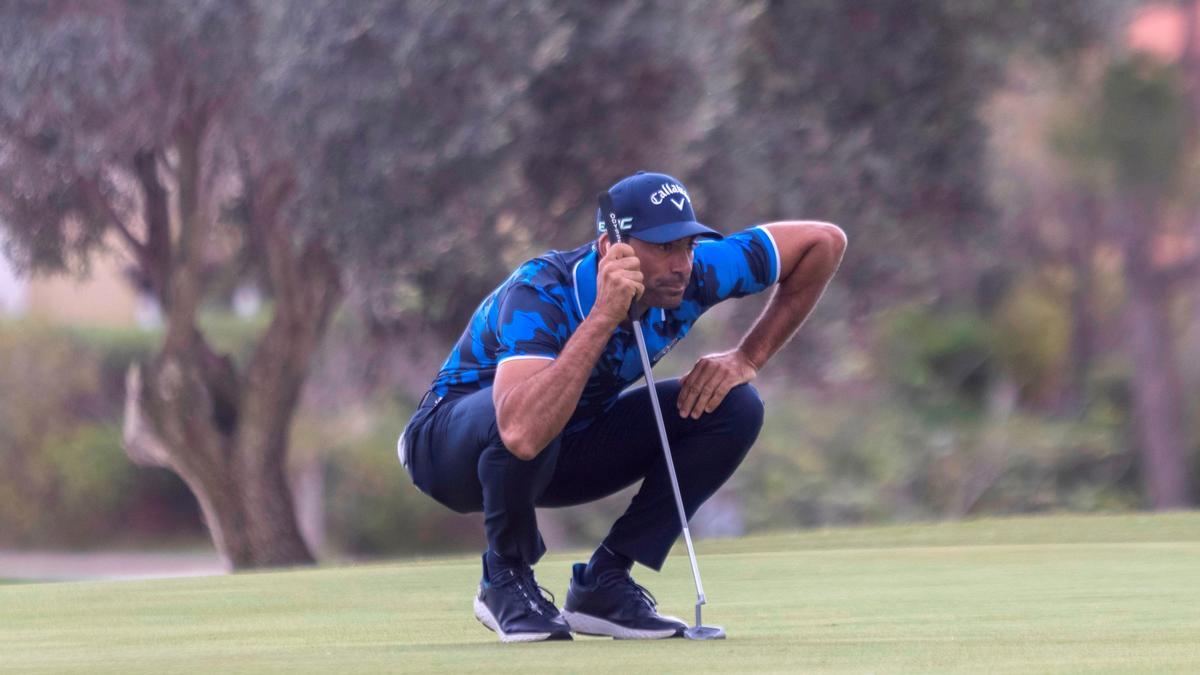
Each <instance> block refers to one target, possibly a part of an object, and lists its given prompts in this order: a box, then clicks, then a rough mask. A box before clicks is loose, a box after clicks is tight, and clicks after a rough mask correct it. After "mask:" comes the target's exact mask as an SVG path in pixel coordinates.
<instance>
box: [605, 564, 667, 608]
mask: <svg viewBox="0 0 1200 675" xmlns="http://www.w3.org/2000/svg"><path fill="white" fill-rule="evenodd" d="M596 583H597V584H598V585H600V586H608V587H616V588H618V589H620V590H621V591H622V592H625V593H630V594H635V595H636V596H637V599H638V600H640V601H641V602H643V603H645V604H646V606H648V607H649V608H650V611H654V608H655V607H658V599H657V598H655V597H654V594H653V593H651V592H650V589H648V588H646V587H645V586H643V585H641V584H639V583H638V582H636V581H634V580H633V577H631V576H629V573H628V572H624V571H622V570H608V571H606V572H601V573H600V576H599V577H597V578H596Z"/></svg>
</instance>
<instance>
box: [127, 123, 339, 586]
mask: <svg viewBox="0 0 1200 675" xmlns="http://www.w3.org/2000/svg"><path fill="white" fill-rule="evenodd" d="M207 129H208V127H207V123H206V118H205V117H204V116H203V115H198V116H197V118H196V121H195V124H194V126H191V127H188V128H185V129H183V130H182V131H181V133H180V136H179V145H178V150H179V167H178V171H177V180H178V190H179V199H178V204H179V228H178V229H179V234H178V237H177V241H175V242H172V240H171V237H170V232H171V228H170V223H168V222H167V218H168V215H167V211H166V209H165V206H164V204H165V202H164V200H162V199H158V198H155V195H159V196H161V194H160V192H161V184H160V183H159V179H158V177H157V171H156V169H155V166H154V155H152V154H149V153H143V154H142V155H140V156H139V164H138V174H137V175H138V178H139V181H140V182H141V183H142V187H143V194H144V195H145V196H146V197H147V198H146V199H145V200H144V204H145V210H144V216H145V219H146V225H147V230H148V232H149V242H150V244H151V245H147V246H146V247H144V251H145V258H144V259H143V261H142V265H143V268H144V269H145V270H147V271H148V273H147V275H146V276H147V278H148V279H149V280H150V281H151V283H152V284H154V285H155V286H156V289H155V290H156V291H157V292H158V294H159V297H160V299H161V300H162V303H163V306H164V309H165V312H164V314H165V317H166V323H167V326H166V328H167V333H166V337H165V339H164V341H163V346H162V350H161V352H160V353H159V354H157V355H156V356H155V357H154V359H153V360H152V361H151V362H150V363H147V364H144V365H135V366H133V367H131V369H130V371H129V374H128V377H127V386H126V401H125V420H124V430H123V436H124V445H125V450H126V453H127V454H128V455H129V456H130V458H131V459H133V460H134V461H135V462H137V463H140V464H144V465H152V466H161V467H165V468H168V469H171V470H173V471H175V472H176V473H177V474H178V475H179V476H180V477H181V478H182V479H183V480H184V482H185V483H187V485H188V487H189V488H191V490H192V492H193V494H195V495H196V499H197V500H198V501H199V503H200V508H201V510H202V511H203V513H204V519H205V523H206V524H207V526H208V528H209V531H210V533H211V535H212V538H213V543H214V544H215V545H216V547H217V550H218V552H219V553H220V554H221V556H222V557H223V558H224V559H225V561H226V564H227V565H229V566H230V567H232V568H234V569H245V568H252V567H266V566H278V565H292V564H305V563H311V562H313V556H312V553H311V552H310V551H309V549H308V546H307V545H306V544H305V542H304V538H303V537H302V535H301V533H300V528H299V526H298V523H297V520H296V512H295V507H294V505H293V500H292V493H291V489H290V488H289V485H288V481H287V475H286V469H287V449H288V448H287V446H288V430H289V429H290V427H291V422H292V417H293V415H294V414H295V411H296V407H297V405H298V403H299V399H300V392H301V388H302V386H303V384H304V379H305V375H306V373H307V370H308V365H309V361H310V360H311V359H312V355H313V353H314V352H315V350H316V348H317V345H318V343H319V341H320V339H321V336H322V335H324V333H325V330H326V327H327V326H328V323H329V318H330V316H331V315H332V313H333V310H334V309H335V308H336V307H337V305H338V304H339V303H340V301H341V298H342V287H341V284H340V280H339V275H338V270H337V268H336V266H335V264H334V261H333V259H332V256H331V255H330V254H329V252H328V251H327V250H326V249H325V248H324V247H323V246H322V245H320V244H319V243H315V242H314V243H309V244H307V245H306V246H304V247H303V248H302V249H301V248H300V247H299V245H298V244H297V243H296V242H295V241H294V239H293V238H292V236H291V235H292V233H291V231H290V229H289V228H288V227H287V226H286V225H285V224H284V223H282V222H281V221H282V218H281V217H280V212H281V209H282V206H283V204H284V202H285V198H286V196H287V195H288V193H289V191H290V189H291V182H290V179H289V178H288V176H289V174H288V172H286V171H283V170H280V169H279V168H278V167H276V168H275V169H274V170H272V171H267V172H265V173H264V174H263V175H262V176H261V178H262V180H261V182H256V181H255V180H254V177H253V176H244V180H245V190H246V197H247V198H248V201H249V203H250V205H251V214H250V222H249V224H248V225H247V226H246V230H247V233H248V235H249V237H248V238H249V239H250V240H251V245H253V246H255V248H256V250H255V255H257V256H258V257H259V259H261V260H262V261H263V262H264V264H265V266H266V269H267V273H268V278H269V279H270V282H271V290H272V293H273V298H274V301H275V302H274V315H273V316H272V318H271V323H270V324H269V325H268V327H267V329H266V331H265V332H264V333H263V336H262V338H261V339H260V340H259V342H258V344H257V345H256V348H255V350H254V353H253V356H252V357H251V359H250V361H249V362H248V363H247V365H246V367H245V370H244V373H241V374H239V373H238V371H237V369H236V368H235V366H234V363H233V360H232V359H230V358H229V357H228V356H223V355H218V354H216V353H215V352H213V351H212V349H211V348H210V347H209V345H208V343H207V342H206V341H205V339H204V336H203V335H202V334H201V332H200V331H199V329H198V328H197V327H196V311H197V307H198V306H199V303H200V301H201V299H202V298H203V295H204V290H205V289H204V284H203V275H202V266H203V262H202V259H203V248H204V246H205V242H206V240H207V237H208V236H209V234H210V231H211V228H212V226H213V223H214V217H213V215H212V213H211V210H212V209H211V206H210V204H208V203H207V202H206V201H205V199H206V191H205V188H204V186H205V184H206V181H205V180H204V178H203V175H204V169H206V168H207V169H208V170H209V171H210V173H211V171H212V168H211V167H210V166H206V160H205V157H204V150H205V147H206V146H205V138H206V136H205V134H206V132H207V131H206V130H207ZM208 161H209V162H211V158H209V160H208ZM156 235H157V237H158V238H157V239H155V237H156ZM155 242H157V244H158V245H157V246H155V245H153V244H154V243H155ZM172 244H173V245H172ZM164 257H165V259H164Z"/></svg>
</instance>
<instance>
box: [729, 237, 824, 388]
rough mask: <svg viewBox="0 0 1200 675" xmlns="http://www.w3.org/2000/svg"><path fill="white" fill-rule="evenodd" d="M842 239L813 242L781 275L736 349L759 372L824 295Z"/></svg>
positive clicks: (794, 332)
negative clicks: (766, 301) (790, 267)
mask: <svg viewBox="0 0 1200 675" xmlns="http://www.w3.org/2000/svg"><path fill="white" fill-rule="evenodd" d="M843 247H844V240H842V243H841V244H839V243H838V240H837V238H836V237H835V238H834V239H832V240H831V241H829V242H826V241H823V240H816V241H814V242H813V243H811V244H810V245H809V246H808V247H807V248H806V250H804V251H803V253H802V255H801V256H800V258H799V260H798V261H797V263H796V265H795V266H794V267H793V268H792V269H791V271H789V272H787V273H786V275H784V276H782V277H781V279H780V281H779V286H778V287H777V288H776V289H775V292H774V293H773V294H772V295H771V299H770V301H768V303H767V306H766V308H765V309H764V310H763V312H762V314H761V315H760V316H759V317H758V320H757V321H755V322H754V326H753V327H751V329H750V331H749V332H747V333H746V335H745V337H743V338H742V341H741V344H739V345H738V350H739V351H741V352H742V353H743V354H745V355H746V358H748V359H749V360H750V362H751V363H753V364H754V366H755V367H756V368H759V369H761V368H762V367H763V365H764V364H765V363H766V362H767V360H769V359H770V358H771V357H772V356H774V354H775V352H777V351H779V349H780V348H782V347H783V345H785V344H786V343H787V341H788V340H790V339H791V338H792V336H793V335H795V334H796V331H797V330H799V328H800V326H801V325H802V324H803V323H804V320H805V319H807V318H808V315H809V314H811V313H812V310H813V308H814V307H816V305H817V301H818V300H820V298H821V294H822V293H824V291H825V287H826V286H827V285H828V284H829V280H830V279H832V278H833V275H834V273H835V272H837V268H838V264H839V263H840V262H841V258H842V250H843Z"/></svg>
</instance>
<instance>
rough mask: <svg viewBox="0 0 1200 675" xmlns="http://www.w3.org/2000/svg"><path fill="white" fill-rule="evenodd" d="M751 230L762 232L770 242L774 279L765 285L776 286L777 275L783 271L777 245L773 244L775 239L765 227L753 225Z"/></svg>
mask: <svg viewBox="0 0 1200 675" xmlns="http://www.w3.org/2000/svg"><path fill="white" fill-rule="evenodd" d="M753 229H758V230H762V231H763V234H765V235H767V239H768V240H769V241H770V242H771V252H772V253H774V254H775V278H774V279H772V280H771V282H770V283H768V284H767V285H768V286H770V285H772V284H776V283H778V282H779V275H780V273H781V272H782V270H783V258H781V257H780V256H779V245H778V244H776V243H775V237H773V236H771V231H770V230H768V229H767V227H766V226H765V225H755V226H754V228H753Z"/></svg>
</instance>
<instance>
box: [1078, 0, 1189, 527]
mask: <svg viewBox="0 0 1200 675" xmlns="http://www.w3.org/2000/svg"><path fill="white" fill-rule="evenodd" d="M1180 6H1181V7H1182V8H1183V10H1184V11H1183V16H1184V17H1185V18H1186V20H1185V22H1184V23H1185V26H1188V27H1190V28H1191V29H1190V30H1187V31H1186V38H1185V46H1184V50H1183V57H1182V58H1181V59H1180V61H1179V62H1178V63H1174V64H1168V63H1163V62H1161V61H1159V60H1157V59H1155V58H1154V57H1151V56H1149V55H1145V54H1138V53H1134V54H1132V55H1122V56H1118V57H1116V58H1114V59H1112V60H1111V61H1110V62H1109V63H1108V64H1107V65H1106V66H1105V68H1104V71H1103V73H1102V74H1101V76H1100V77H1098V78H1096V81H1095V82H1092V83H1090V84H1089V83H1086V82H1085V83H1083V86H1084V88H1085V91H1087V92H1088V98H1087V99H1086V100H1085V102H1084V105H1085V106H1086V110H1088V111H1090V112H1091V115H1090V116H1087V115H1084V114H1083V112H1082V110H1083V109H1080V110H1079V111H1078V112H1079V114H1080V119H1081V120H1082V119H1086V120H1087V121H1086V122H1076V123H1075V124H1074V125H1072V126H1070V127H1068V130H1069V131H1068V132H1067V133H1065V134H1064V135H1063V141H1062V142H1061V143H1060V148H1059V150H1060V152H1062V153H1063V155H1064V156H1066V157H1067V158H1069V159H1071V160H1072V161H1074V162H1075V163H1076V165H1077V166H1078V167H1086V170H1082V169H1081V170H1080V171H1079V175H1080V177H1081V178H1082V180H1081V182H1080V184H1079V185H1078V186H1077V188H1078V189H1080V190H1081V191H1083V192H1085V193H1088V192H1090V193H1091V194H1092V195H1094V198H1095V199H1096V200H1097V203H1098V205H1099V216H1100V218H1099V219H1100V221H1101V223H1102V225H1103V230H1102V234H1103V236H1104V237H1105V239H1106V241H1109V242H1111V243H1112V244H1114V245H1115V246H1116V247H1117V249H1118V250H1119V251H1120V254H1121V261H1122V272H1123V280H1124V286H1125V288H1124V291H1125V298H1124V311H1125V317H1124V318H1125V331H1124V332H1123V333H1122V337H1123V341H1124V346H1125V352H1126V354H1127V355H1128V358H1129V361H1130V363H1131V364H1132V371H1131V384H1132V394H1133V401H1132V407H1133V427H1134V431H1135V433H1136V438H1137V442H1136V445H1137V450H1138V452H1139V456H1140V462H1139V467H1140V470H1141V477H1142V481H1143V486H1144V490H1145V495H1146V499H1147V501H1148V502H1149V503H1150V505H1151V506H1153V507H1154V508H1157V509H1169V508H1180V507H1184V506H1187V505H1189V504H1191V503H1193V501H1194V499H1195V493H1194V489H1195V486H1194V479H1193V468H1192V466H1191V462H1190V461H1189V458H1188V436H1189V434H1188V429H1187V416H1186V415H1185V414H1184V411H1183V406H1184V405H1185V402H1186V397H1185V394H1184V389H1183V385H1182V382H1181V381H1180V369H1179V364H1178V358H1179V357H1178V349H1177V345H1176V341H1175V337H1174V336H1175V332H1176V331H1175V327H1174V325H1173V320H1172V312H1171V307H1172V304H1173V300H1174V298H1175V297H1176V296H1177V295H1178V294H1179V291H1180V289H1181V288H1183V286H1184V284H1188V283H1195V280H1196V278H1197V275H1198V273H1200V254H1198V253H1196V252H1195V251H1194V250H1193V251H1191V252H1190V253H1189V252H1188V249H1187V247H1186V246H1184V247H1180V246H1178V243H1179V242H1187V241H1189V239H1190V240H1191V241H1194V240H1195V238H1196V237H1197V236H1200V230H1197V226H1198V219H1197V216H1196V213H1198V212H1200V203H1197V201H1196V199H1195V195H1196V194H1197V190H1196V180H1197V177H1196V175H1195V162H1196V161H1197V158H1200V107H1198V104H1200V94H1198V92H1200V56H1198V55H1197V54H1198V50H1200V44H1198V39H1197V35H1196V30H1195V26H1196V21H1197V16H1198V13H1200V3H1197V2H1195V1H1194V0H1188V1H1187V2H1181V3H1180Z"/></svg>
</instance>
